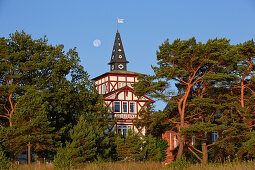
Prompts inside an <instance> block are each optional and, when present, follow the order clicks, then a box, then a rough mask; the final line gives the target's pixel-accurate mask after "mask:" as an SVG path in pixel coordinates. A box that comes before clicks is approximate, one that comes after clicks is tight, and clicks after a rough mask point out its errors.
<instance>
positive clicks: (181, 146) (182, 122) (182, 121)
mask: <svg viewBox="0 0 255 170" xmlns="http://www.w3.org/2000/svg"><path fill="white" fill-rule="evenodd" d="M183 127H184V117H183V116H181V127H180V129H179V132H180V130H181V128H183ZM184 141H185V138H184V135H182V134H180V145H179V149H178V153H177V157H176V158H177V159H181V157H182V153H183V148H184Z"/></svg>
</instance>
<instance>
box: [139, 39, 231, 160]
mask: <svg viewBox="0 0 255 170" xmlns="http://www.w3.org/2000/svg"><path fill="white" fill-rule="evenodd" d="M229 51H231V46H230V44H229V40H226V39H213V40H208V41H207V43H206V44H203V43H201V42H199V43H197V42H196V40H195V38H191V39H189V40H186V41H181V40H180V39H177V40H175V41H174V42H173V43H172V44H170V43H169V42H168V40H167V41H165V42H164V43H163V44H162V45H161V46H160V47H159V51H158V52H157V60H158V63H157V64H158V66H156V67H153V70H154V73H155V75H154V76H145V77H142V78H140V79H139V80H140V81H139V82H138V83H137V84H136V85H135V89H136V95H143V94H151V96H152V97H159V98H161V99H163V100H164V101H165V102H167V103H168V104H169V105H171V110H172V111H174V110H177V111H178V117H176V116H175V114H174V113H168V116H169V118H168V120H167V122H172V123H175V124H176V126H177V127H178V131H179V132H180V129H181V128H183V127H185V124H186V123H185V119H186V117H189V116H191V115H188V114H189V113H190V112H189V111H187V109H188V105H190V103H189V100H190V99H191V96H192V95H193V92H198V93H197V95H200V98H203V94H204V93H205V90H206V88H207V86H208V83H209V82H208V81H207V80H206V79H205V77H206V76H207V77H208V76H210V75H211V76H212V75H214V74H215V73H216V72H218V71H219V68H221V67H220V66H222V65H224V64H225V63H228V62H229V61H231V53H230V52H229ZM173 82H175V83H176V87H177V88H178V94H177V95H173V94H172V92H171V89H170V86H171V84H173ZM172 115H174V116H172ZM176 118H178V119H179V120H178V121H176ZM184 143H185V138H184V135H181V134H180V146H179V149H178V155H177V158H178V159H180V158H181V155H182V153H183V148H184Z"/></svg>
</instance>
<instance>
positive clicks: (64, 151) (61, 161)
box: [53, 147, 73, 169]
mask: <svg viewBox="0 0 255 170" xmlns="http://www.w3.org/2000/svg"><path fill="white" fill-rule="evenodd" d="M53 163H54V166H55V167H56V168H58V169H71V167H72V166H73V161H72V157H71V153H70V149H69V148H68V147H64V148H59V149H58V151H57V154H56V155H55V156H54V161H53Z"/></svg>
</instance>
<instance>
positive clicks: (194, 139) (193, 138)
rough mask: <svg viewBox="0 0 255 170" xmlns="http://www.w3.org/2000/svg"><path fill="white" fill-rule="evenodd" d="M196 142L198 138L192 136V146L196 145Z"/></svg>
mask: <svg viewBox="0 0 255 170" xmlns="http://www.w3.org/2000/svg"><path fill="white" fill-rule="evenodd" d="M195 142H196V137H195V136H192V138H191V145H195Z"/></svg>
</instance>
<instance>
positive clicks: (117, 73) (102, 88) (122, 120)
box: [92, 31, 153, 135]
mask: <svg viewBox="0 0 255 170" xmlns="http://www.w3.org/2000/svg"><path fill="white" fill-rule="evenodd" d="M127 63H129V62H128V61H127V60H126V56H125V52H124V48H123V45H122V41H121V37H120V33H119V32H118V31H117V33H116V36H115V41H114V44H113V50H112V55H111V59H110V62H109V63H108V64H109V65H110V71H109V72H106V73H104V74H102V75H100V76H97V77H95V78H93V79H92V80H94V82H95V85H96V89H97V91H98V93H99V94H101V95H103V97H104V103H105V105H106V106H107V107H108V108H109V111H110V112H111V113H112V116H113V117H114V118H117V119H118V121H117V123H116V125H115V130H116V133H121V134H123V135H126V134H127V131H128V130H129V129H130V130H132V131H134V132H137V133H141V134H145V133H146V129H145V128H140V129H138V128H137V127H135V126H134V124H133V123H134V120H135V119H136V118H139V112H140V111H141V110H142V109H143V107H145V103H147V102H150V101H153V100H151V99H150V98H148V97H146V96H142V97H137V96H136V95H134V89H133V86H132V85H133V84H135V83H136V82H137V81H138V79H137V78H138V76H139V75H141V73H136V72H131V71H127Z"/></svg>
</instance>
